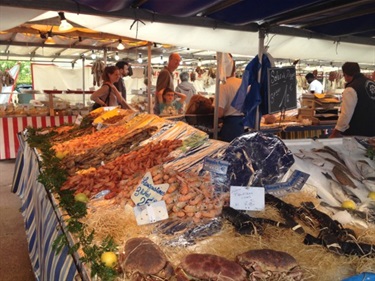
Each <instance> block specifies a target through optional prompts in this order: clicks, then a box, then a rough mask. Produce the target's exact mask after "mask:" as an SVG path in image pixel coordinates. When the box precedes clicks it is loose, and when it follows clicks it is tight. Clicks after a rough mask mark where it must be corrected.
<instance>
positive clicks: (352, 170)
mask: <svg viewBox="0 0 375 281" xmlns="http://www.w3.org/2000/svg"><path fill="white" fill-rule="evenodd" d="M343 159H344V162H345V166H346V167H347V168H348V170H349V171H350V174H351V175H352V176H353V177H354V178H355V179H357V180H359V181H362V180H363V178H364V177H363V176H362V174H361V173H360V171H359V170H358V167H357V165H356V163H355V162H354V161H353V160H352V159H351V157H349V155H343Z"/></svg>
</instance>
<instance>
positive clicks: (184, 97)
mask: <svg viewBox="0 0 375 281" xmlns="http://www.w3.org/2000/svg"><path fill="white" fill-rule="evenodd" d="M175 95H176V96H178V97H179V98H180V100H179V102H180V103H181V104H183V103H184V102H185V100H186V95H185V94H183V93H179V92H175Z"/></svg>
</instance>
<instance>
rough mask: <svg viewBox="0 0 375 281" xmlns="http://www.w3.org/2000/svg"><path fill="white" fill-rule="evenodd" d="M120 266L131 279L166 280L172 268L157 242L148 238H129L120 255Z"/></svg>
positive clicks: (135, 280)
mask: <svg viewBox="0 0 375 281" xmlns="http://www.w3.org/2000/svg"><path fill="white" fill-rule="evenodd" d="M120 266H121V268H122V271H123V272H124V273H125V275H126V277H127V278H129V279H130V280H132V281H143V280H168V279H169V278H171V277H172V276H174V268H173V266H172V265H171V263H170V262H169V261H168V260H167V257H166V256H165V254H164V253H163V252H162V250H161V249H160V248H159V246H158V245H157V244H155V243H154V242H153V241H151V240H150V239H148V238H144V237H137V238H131V239H129V240H128V241H127V242H126V244H125V253H122V254H121V255H120Z"/></svg>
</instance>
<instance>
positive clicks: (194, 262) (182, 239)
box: [13, 109, 375, 281]
mask: <svg viewBox="0 0 375 281" xmlns="http://www.w3.org/2000/svg"><path fill="white" fill-rule="evenodd" d="M99 110H103V109H99ZM113 110H115V111H107V112H105V113H98V114H99V116H96V115H95V114H96V112H92V114H94V115H95V116H93V117H92V118H94V120H96V121H95V122H93V121H92V120H90V122H85V124H86V125H88V124H90V126H81V125H80V127H76V128H74V130H72V128H71V127H69V126H60V127H59V128H53V129H50V130H53V131H54V132H55V133H57V134H51V135H48V134H49V132H50V131H49V130H44V131H43V132H45V134H35V135H33V134H32V132H29V135H28V141H27V142H25V145H24V146H23V147H22V149H20V151H19V154H18V157H17V168H16V173H15V174H16V176H15V178H16V179H17V178H20V177H19V176H18V175H24V172H23V171H31V172H32V173H35V172H39V171H40V173H41V174H40V175H39V176H38V178H39V179H40V180H42V182H43V185H45V187H46V188H47V190H48V192H47V193H48V194H49V195H51V196H53V198H58V200H55V199H54V200H52V203H53V204H54V203H56V202H58V203H57V204H58V205H57V207H58V208H59V210H60V211H62V212H61V213H66V212H67V213H68V214H70V216H69V220H64V221H65V222H66V223H70V224H71V225H70V226H71V227H72V228H70V230H71V231H73V232H70V231H68V230H67V228H66V227H65V226H64V224H63V223H60V224H61V227H62V228H63V229H64V230H65V231H68V232H69V233H68V234H69V235H68V236H67V237H69V236H72V237H74V238H75V239H77V240H79V241H80V247H79V248H76V247H75V244H74V243H72V240H70V239H68V242H69V243H68V245H67V244H62V245H61V246H62V248H63V249H66V247H67V248H70V249H72V250H74V255H73V256H70V255H67V256H66V258H67V260H68V261H73V262H74V265H72V264H71V263H69V262H68V264H70V266H68V268H71V270H72V271H71V272H72V274H71V275H69V277H66V278H65V279H64V280H74V279H73V277H72V276H73V275H74V276H77V275H83V276H81V278H82V279H83V280H89V279H95V278H102V279H103V280H129V279H131V278H134V277H135V276H138V277H140V278H162V279H163V280H173V278H180V277H177V276H178V275H179V274H180V273H183V274H185V273H186V274H187V275H189V276H194V277H196V278H198V279H207V278H208V279H217V278H219V277H218V276H217V272H216V271H215V268H217V267H220V268H228V269H229V268H232V269H235V270H234V271H233V270H227V271H225V272H221V274H225V277H226V278H230V279H231V280H241V281H245V280H260V279H259V278H260V277H259V276H264V274H267V276H268V275H270V278H271V280H314V281H315V280H320V281H332V280H343V279H344V278H348V277H350V276H353V275H355V274H360V273H364V272H368V274H370V273H375V272H374V270H375V259H374V257H375V252H374V248H375V247H374V245H375V238H374V237H375V206H374V205H375V201H374V199H375V198H372V195H373V194H375V193H373V192H375V188H374V186H373V184H374V180H373V179H374V173H375V162H374V161H373V160H371V159H369V158H366V157H365V150H364V149H363V145H362V144H361V143H360V142H359V141H357V139H354V138H353V139H352V138H345V139H318V140H312V139H303V140H282V139H281V138H279V137H278V136H276V135H274V134H266V133H262V132H255V133H248V134H245V135H243V136H241V137H238V138H236V139H235V140H234V141H233V142H231V143H225V142H220V141H216V140H212V139H209V138H208V135H207V134H206V133H204V132H202V131H199V130H197V129H196V128H193V127H192V126H189V125H188V124H186V123H184V122H181V121H177V120H166V119H163V118H160V117H158V116H156V115H151V114H145V113H135V112H132V111H127V110H121V109H113ZM104 114H105V117H106V118H101V117H103V116H104ZM97 118H99V119H100V120H101V122H98V120H99V119H97ZM85 121H88V120H85ZM92 123H95V124H98V125H99V124H101V126H100V128H99V127H96V129H95V128H93V127H92V126H91V124H92ZM105 123H106V124H105ZM103 125H104V126H103ZM74 126H76V125H74ZM42 138H43V140H44V141H47V140H48V141H50V142H51V144H52V148H53V149H54V154H51V153H49V152H48V151H46V150H43V147H41V148H40V149H38V153H41V154H42V155H43V162H39V163H38V164H39V165H41V169H37V170H32V169H31V168H32V167H33V165H28V164H27V163H29V159H27V158H32V159H34V158H35V157H36V155H37V154H36V151H35V150H33V151H34V153H27V154H25V153H24V152H25V151H27V152H31V151H32V149H30V145H35V144H37V143H40V141H41V139H42ZM25 155H27V157H26V156H25ZM22 157H23V158H22ZM49 157H50V158H51V161H49V160H48V159H49ZM20 159H22V160H20ZM33 161H35V159H34V160H33ZM44 161H45V162H44ZM33 163H34V162H33ZM57 163H58V164H57ZM25 165H26V166H25ZM36 165H37V164H36ZM54 165H58V166H57V167H56V166H54ZM344 167H346V168H344ZM48 171H53V173H48ZM27 176H28V177H30V174H28V175H27ZM22 178H23V180H17V181H15V183H14V185H13V190H14V192H16V193H17V194H20V197H21V199H22V200H23V201H24V202H23V208H24V211H25V212H26V213H29V214H31V213H32V214H33V216H32V218H34V221H32V219H31V218H30V217H26V220H29V221H30V222H32V223H31V224H30V223H28V222H26V224H25V225H26V228H27V229H28V230H27V231H30V233H31V234H32V235H34V237H36V239H39V238H40V237H42V236H41V235H40V232H38V231H39V229H40V228H35V224H42V225H43V224H47V222H46V221H47V219H46V218H45V217H43V216H41V215H42V214H41V213H40V212H37V211H32V208H33V207H31V205H30V203H29V202H30V201H33V202H38V201H40V200H42V199H43V197H40V195H38V196H36V193H34V192H31V191H30V190H34V189H32V188H31V187H30V186H29V185H30V184H31V183H30V182H29V181H27V179H26V177H23V176H22ZM23 188H24V189H23ZM20 190H24V191H23V193H22V192H21V193H20ZM26 190H27V192H26V193H25V191H26ZM33 196H36V197H33ZM32 197H33V198H32ZM31 198H32V199H31ZM43 202H46V200H44V201H43ZM34 208H38V204H36V206H34ZM82 210H83V211H85V212H82V213H80V212H81V211H82ZM61 213H59V214H57V216H58V217H59V218H60V219H63V218H64V216H61ZM78 214H81V215H80V216H78ZM48 220H49V219H48ZM74 222H77V224H76V223H74ZM78 222H79V223H78ZM77 225H78V226H80V227H83V228H80V227H77ZM35 229H36V231H37V233H35V234H33V230H35ZM41 229H42V232H43V228H41ZM93 230H95V231H94V232H93ZM51 239H52V238H51ZM48 241H50V242H51V240H48ZM58 242H64V239H62V240H61V239H60V240H59V241H57V242H56V243H57V244H59V243H58ZM144 247H145V248H144ZM48 249H50V248H48ZM53 251H54V250H52V251H51V252H50V255H49V257H48V258H52V255H56V253H54V252H53ZM147 251H152V253H153V255H155V257H158V258H157V259H153V260H152V261H150V260H149V259H145V258H146V257H147V255H144V252H147ZM34 252H35V251H34ZM34 252H32V253H34ZM32 253H31V255H32ZM44 253H45V250H43V249H42V250H40V251H38V254H37V255H39V257H38V258H37V259H36V258H35V257H32V258H33V259H34V260H36V261H37V262H44V261H45V262H47V263H48V262H49V261H48V258H45V257H44ZM52 253H53V254H52ZM104 253H107V254H106V255H105V256H110V257H112V258H113V259H112V261H111V262H109V261H108V260H107V259H104V260H102V255H103V254H104ZM57 256H58V255H57ZM71 258H73V259H72V260H71ZM61 259H64V258H61ZM280 260H283V261H286V262H285V263H284V262H283V263H281V262H280ZM207 261H209V262H208V263H207ZM82 262H84V265H83V266H82V264H83V263H82ZM201 263H205V264H206V265H207V266H204V267H201V266H199V264H201ZM249 264H253V265H254V264H255V265H256V266H255V267H253V266H249ZM33 265H34V263H33ZM322 268H324V270H322ZM36 269H37V270H40V269H39V268H36ZM65 270H67V269H64V271H65ZM68 271H70V269H69V270H68ZM234 272H235V274H234V275H235V276H234V275H233V273H234ZM59 274H60V273H59ZM85 274H86V275H85ZM107 274H112V275H107ZM110 276H112V277H110ZM205 276H209V277H205ZM87 278H88V279H87ZM111 278H112V279H111ZM181 278H182V277H181ZM51 280H53V279H51Z"/></svg>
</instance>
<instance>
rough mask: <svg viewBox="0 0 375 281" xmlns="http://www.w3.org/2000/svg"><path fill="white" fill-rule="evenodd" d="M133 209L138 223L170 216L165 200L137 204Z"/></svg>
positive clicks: (152, 221)
mask: <svg viewBox="0 0 375 281" xmlns="http://www.w3.org/2000/svg"><path fill="white" fill-rule="evenodd" d="M133 210H134V215H135V219H136V221H137V224H138V225H143V224H149V223H154V222H157V221H161V220H165V219H167V218H168V211H167V205H166V204H165V201H158V202H153V203H150V204H146V205H142V206H135V207H134V209H133Z"/></svg>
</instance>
